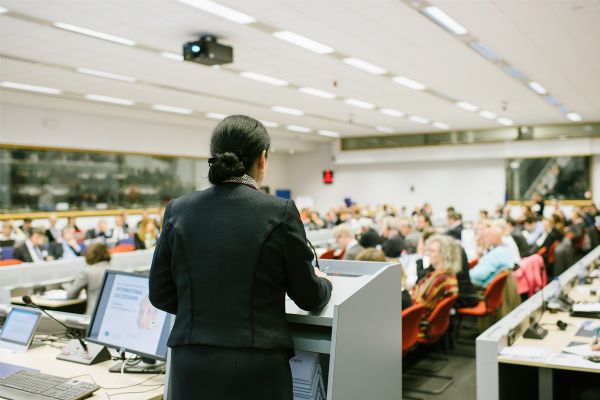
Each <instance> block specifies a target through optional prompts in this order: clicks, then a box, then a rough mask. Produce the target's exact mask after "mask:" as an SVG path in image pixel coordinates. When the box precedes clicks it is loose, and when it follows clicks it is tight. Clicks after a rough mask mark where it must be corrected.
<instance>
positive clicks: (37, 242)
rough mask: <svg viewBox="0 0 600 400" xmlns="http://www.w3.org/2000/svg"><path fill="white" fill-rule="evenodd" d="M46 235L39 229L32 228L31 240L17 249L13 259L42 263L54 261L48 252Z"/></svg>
mask: <svg viewBox="0 0 600 400" xmlns="http://www.w3.org/2000/svg"><path fill="white" fill-rule="evenodd" d="M45 239H46V233H45V232H44V231H43V230H41V229H39V228H32V229H31V233H30V235H29V238H28V239H27V240H26V241H25V243H23V244H22V245H20V246H17V247H15V251H14V252H13V255H12V257H13V258H14V259H17V260H21V261H23V262H41V261H46V260H53V259H54V258H53V257H52V256H49V255H48V253H47V252H46V250H44V243H45Z"/></svg>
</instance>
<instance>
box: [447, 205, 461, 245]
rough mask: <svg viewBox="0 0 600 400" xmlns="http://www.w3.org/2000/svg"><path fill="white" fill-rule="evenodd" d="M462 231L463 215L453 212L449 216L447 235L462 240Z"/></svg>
mask: <svg viewBox="0 0 600 400" xmlns="http://www.w3.org/2000/svg"><path fill="white" fill-rule="evenodd" d="M462 230H463V222H462V215H461V214H460V213H457V212H452V213H450V214H448V230H447V231H446V235H449V236H452V237H453V238H454V239H456V240H460V239H461V235H462Z"/></svg>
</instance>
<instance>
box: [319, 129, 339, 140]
mask: <svg viewBox="0 0 600 400" xmlns="http://www.w3.org/2000/svg"><path fill="white" fill-rule="evenodd" d="M319 135H321V136H327V137H332V138H338V137H340V133H339V132H335V131H330V130H327V129H321V130H319Z"/></svg>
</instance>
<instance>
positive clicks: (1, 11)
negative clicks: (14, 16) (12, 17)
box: [0, 7, 8, 14]
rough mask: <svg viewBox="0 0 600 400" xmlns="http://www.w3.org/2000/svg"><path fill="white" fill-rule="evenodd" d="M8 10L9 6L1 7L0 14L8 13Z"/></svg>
mask: <svg viewBox="0 0 600 400" xmlns="http://www.w3.org/2000/svg"><path fill="white" fill-rule="evenodd" d="M6 12H8V9H7V8H4V7H0V14H4V13H6Z"/></svg>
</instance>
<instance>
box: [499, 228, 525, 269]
mask: <svg viewBox="0 0 600 400" xmlns="http://www.w3.org/2000/svg"><path fill="white" fill-rule="evenodd" d="M492 225H494V226H497V227H499V228H500V229H501V230H502V244H503V245H504V246H506V248H507V249H508V250H509V251H510V253H511V254H512V257H513V263H514V264H515V265H519V264H520V263H521V253H520V252H519V247H518V246H517V243H516V242H515V239H513V237H512V235H511V230H510V229H509V228H508V224H507V223H506V221H505V220H503V219H495V220H493V221H492Z"/></svg>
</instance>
